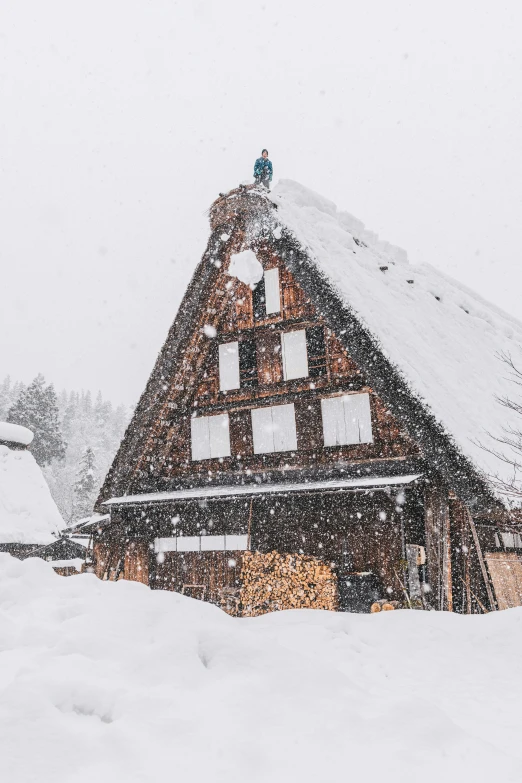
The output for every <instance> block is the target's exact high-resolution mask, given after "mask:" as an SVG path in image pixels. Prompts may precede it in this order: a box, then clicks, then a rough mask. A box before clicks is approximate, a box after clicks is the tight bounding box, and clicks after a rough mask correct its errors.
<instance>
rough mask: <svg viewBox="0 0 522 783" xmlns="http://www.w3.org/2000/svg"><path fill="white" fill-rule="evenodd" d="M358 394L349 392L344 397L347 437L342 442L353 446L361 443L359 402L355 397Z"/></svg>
mask: <svg viewBox="0 0 522 783" xmlns="http://www.w3.org/2000/svg"><path fill="white" fill-rule="evenodd" d="M358 396H359V395H358V394H347V395H346V397H342V398H341V399H342V401H343V407H344V426H345V433H346V434H345V438H344V440H343V441H342V443H344V444H346V445H347V446H352V445H354V444H355V443H360V440H359V415H358V407H359V406H358V404H357V400H356V399H355V398H356V397H358Z"/></svg>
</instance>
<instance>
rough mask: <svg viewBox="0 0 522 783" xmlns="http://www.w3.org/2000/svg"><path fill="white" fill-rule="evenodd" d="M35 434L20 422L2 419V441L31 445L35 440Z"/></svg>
mask: <svg viewBox="0 0 522 783" xmlns="http://www.w3.org/2000/svg"><path fill="white" fill-rule="evenodd" d="M33 438H34V435H33V433H32V432H31V430H29V429H27V427H22V426H21V425H20V424H11V422H7V421H0V441H7V442H8V443H20V444H21V445H22V446H29V444H30V443H32V442H33Z"/></svg>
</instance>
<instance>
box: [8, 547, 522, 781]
mask: <svg viewBox="0 0 522 783" xmlns="http://www.w3.org/2000/svg"><path fill="white" fill-rule="evenodd" d="M0 614H1V616H2V626H1V647H0V649H1V651H2V652H0V661H1V664H2V665H1V667H0V671H1V677H0V702H1V704H2V710H0V758H1V759H2V772H3V779H4V780H6V781H12V783H16V782H17V781H20V782H21V781H29V780H38V781H39V783H60V782H62V781H77V783H87V781H92V780H93V779H99V778H100V777H101V778H103V779H104V780H109V781H111V782H112V783H142V782H143V781H160V780H164V779H166V778H168V777H169V775H168V774H166V773H168V772H169V771H171V770H172V769H173V768H175V775H174V776H173V777H174V778H175V779H176V780H185V779H186V780H190V781H193V783H204V782H205V781H213V782H214V783H245V782H246V781H248V782H249V783H265V782H266V781H272V782H273V783H294V782H297V781H299V783H317V781H337V780H339V781H348V780H350V781H352V780H353V781H356V780H361V781H365V782H367V783H377V782H378V781H383V780H386V781H387V782H388V783H399V782H400V783H402V782H403V781H405V780H416V779H418V778H419V770H422V775H421V778H422V780H423V782H424V783H440V782H441V781H459V780H460V781H471V780H472V781H474V783H491V781H494V780H502V781H515V780H519V779H520V763H521V760H522V750H521V747H520V741H519V733H520V729H519V724H520V721H519V719H518V714H519V710H520V703H521V702H522V669H521V667H520V661H519V658H520V649H521V646H522V610H520V609H511V610H508V611H505V612H497V613H492V614H489V615H486V616H471V617H462V616H459V615H451V614H449V613H439V612H412V611H398V612H385V613H382V614H380V615H350V614H336V613H333V612H319V611H315V612H314V611H312V610H301V611H287V612H280V613H277V614H272V615H267V616H265V617H260V618H256V619H239V620H236V619H232V618H230V617H228V616H227V615H225V614H223V613H222V612H221V611H220V610H219V609H218V608H217V607H214V606H211V605H209V604H204V603H201V602H199V601H195V600H194V599H191V598H188V597H186V596H182V595H180V594H177V593H168V592H163V591H160V590H149V589H148V588H147V587H145V586H144V585H141V584H137V583H133V582H124V581H120V582H116V583H113V582H101V581H100V580H98V579H96V577H95V576H93V575H90V574H85V575H78V576H75V577H73V578H70V579H64V578H63V577H60V576H58V575H56V574H55V573H54V572H53V570H52V568H51V565H50V564H48V563H45V562H44V561H42V560H36V559H29V560H25V561H22V562H20V561H17V560H15V559H14V558H11V557H9V556H7V555H0ZM492 677H493V678H494V683H493V684H491V678H492ZM348 769H349V774H347V770H348Z"/></svg>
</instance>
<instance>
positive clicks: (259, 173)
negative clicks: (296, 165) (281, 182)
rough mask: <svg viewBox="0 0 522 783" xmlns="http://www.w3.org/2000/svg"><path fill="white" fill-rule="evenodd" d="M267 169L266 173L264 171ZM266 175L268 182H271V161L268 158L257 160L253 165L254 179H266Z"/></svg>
mask: <svg viewBox="0 0 522 783" xmlns="http://www.w3.org/2000/svg"><path fill="white" fill-rule="evenodd" d="M266 169H268V172H267V171H266ZM267 173H268V181H269V182H272V174H273V169H272V161H270V160H268V158H258V159H257V160H256V162H255V163H254V177H266V175H267Z"/></svg>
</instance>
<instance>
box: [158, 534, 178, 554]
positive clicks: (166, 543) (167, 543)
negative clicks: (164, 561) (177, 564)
mask: <svg viewBox="0 0 522 783" xmlns="http://www.w3.org/2000/svg"><path fill="white" fill-rule="evenodd" d="M154 551H155V552H175V551H176V537H175V536H174V538H155V539H154Z"/></svg>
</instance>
